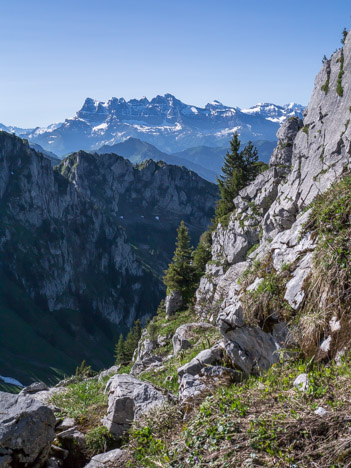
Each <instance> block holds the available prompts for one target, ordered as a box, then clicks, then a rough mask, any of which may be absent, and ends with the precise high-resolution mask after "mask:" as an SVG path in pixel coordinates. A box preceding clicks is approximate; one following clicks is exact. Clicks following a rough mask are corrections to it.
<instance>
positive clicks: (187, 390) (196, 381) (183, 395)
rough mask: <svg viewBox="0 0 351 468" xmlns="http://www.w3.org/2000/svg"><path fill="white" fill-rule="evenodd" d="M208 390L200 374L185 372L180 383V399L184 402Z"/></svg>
mask: <svg viewBox="0 0 351 468" xmlns="http://www.w3.org/2000/svg"><path fill="white" fill-rule="evenodd" d="M208 390H209V389H208V387H207V385H206V384H205V382H203V381H202V380H201V378H200V377H199V376H198V375H191V374H183V375H182V377H181V379H180V383H179V400H180V401H181V402H184V401H185V400H187V401H188V400H191V399H194V398H196V397H198V396H200V395H202V394H203V393H205V392H206V391H208Z"/></svg>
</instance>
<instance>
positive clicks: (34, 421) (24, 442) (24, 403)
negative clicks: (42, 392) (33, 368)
mask: <svg viewBox="0 0 351 468" xmlns="http://www.w3.org/2000/svg"><path fill="white" fill-rule="evenodd" d="M0 408H1V409H0V463H1V466H4V467H6V466H9V467H10V466H18V467H25V466H36V467H41V466H44V463H45V461H46V459H47V458H48V456H49V452H50V447H51V442H52V441H53V440H54V438H55V423H56V419H55V416H54V414H53V412H52V411H51V410H50V409H49V408H48V407H47V406H45V405H43V404H42V403H40V402H38V401H36V400H34V399H32V398H30V397H28V396H24V395H13V394H10V393H3V392H0Z"/></svg>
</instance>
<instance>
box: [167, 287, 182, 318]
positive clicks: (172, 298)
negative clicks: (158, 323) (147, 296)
mask: <svg viewBox="0 0 351 468" xmlns="http://www.w3.org/2000/svg"><path fill="white" fill-rule="evenodd" d="M182 304H183V298H182V294H181V292H180V291H172V292H171V293H170V294H168V296H167V297H166V302H165V305H166V316H167V317H169V316H171V315H174V314H175V313H176V312H177V310H179V309H180V308H181V306H182Z"/></svg>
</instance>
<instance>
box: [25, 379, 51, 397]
mask: <svg viewBox="0 0 351 468" xmlns="http://www.w3.org/2000/svg"><path fill="white" fill-rule="evenodd" d="M48 390H49V387H48V386H47V385H46V384H45V383H44V382H34V383H32V384H31V385H29V386H28V387H25V388H24V389H23V390H21V392H20V394H21V395H31V394H33V393H38V392H47V391H48Z"/></svg>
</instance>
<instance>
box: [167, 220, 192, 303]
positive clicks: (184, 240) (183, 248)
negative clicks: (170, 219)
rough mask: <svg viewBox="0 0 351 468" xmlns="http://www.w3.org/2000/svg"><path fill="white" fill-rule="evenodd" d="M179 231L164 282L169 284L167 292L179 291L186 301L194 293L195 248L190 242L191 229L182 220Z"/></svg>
mask: <svg viewBox="0 0 351 468" xmlns="http://www.w3.org/2000/svg"><path fill="white" fill-rule="evenodd" d="M177 233H178V236H177V241H176V249H175V252H174V256H173V260H172V263H170V264H169V266H168V270H166V271H165V276H164V278H163V282H164V284H165V285H166V286H167V294H169V293H170V292H171V291H179V292H180V293H181V294H182V297H183V300H184V301H186V300H188V299H190V297H191V294H192V288H193V280H194V268H193V265H192V253H193V249H192V247H191V244H190V235H189V231H188V229H187V228H186V226H185V224H184V221H181V223H180V226H179V228H178V230H177Z"/></svg>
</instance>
